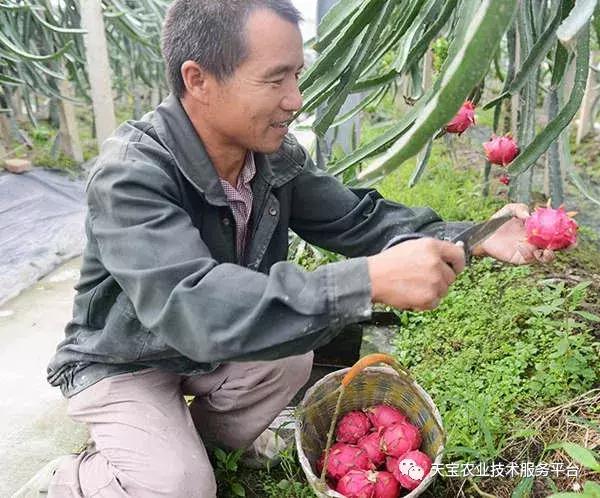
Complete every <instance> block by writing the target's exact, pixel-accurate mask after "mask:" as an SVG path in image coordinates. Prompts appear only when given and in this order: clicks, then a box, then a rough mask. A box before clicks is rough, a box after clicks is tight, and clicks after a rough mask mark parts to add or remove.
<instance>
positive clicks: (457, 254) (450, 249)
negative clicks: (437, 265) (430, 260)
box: [440, 241, 465, 275]
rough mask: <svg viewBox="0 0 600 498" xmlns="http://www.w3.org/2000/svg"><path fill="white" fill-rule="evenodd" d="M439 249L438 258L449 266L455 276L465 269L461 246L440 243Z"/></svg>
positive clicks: (444, 242) (463, 252)
mask: <svg viewBox="0 0 600 498" xmlns="http://www.w3.org/2000/svg"><path fill="white" fill-rule="evenodd" d="M440 249H441V252H440V257H441V258H442V260H444V262H446V263H447V264H449V265H450V267H451V268H452V269H453V270H454V273H455V274H456V275H458V274H459V273H460V272H462V271H463V270H464V269H465V250H464V248H463V246H462V244H453V243H452V242H446V241H442V242H441V246H440Z"/></svg>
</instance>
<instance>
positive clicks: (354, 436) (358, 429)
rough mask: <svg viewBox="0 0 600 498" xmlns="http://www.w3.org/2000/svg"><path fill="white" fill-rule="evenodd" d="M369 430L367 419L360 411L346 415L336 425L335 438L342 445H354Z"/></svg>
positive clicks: (369, 424)
mask: <svg viewBox="0 0 600 498" xmlns="http://www.w3.org/2000/svg"><path fill="white" fill-rule="evenodd" d="M370 430H371V422H369V418H368V417H367V416H366V415H365V414H364V413H363V412H361V411H358V410H355V411H351V412H348V413H346V415H344V416H343V417H342V418H341V420H340V421H339V423H338V425H337V429H336V432H335V438H336V440H337V441H340V442H342V443H349V444H356V443H357V442H358V440H359V439H360V438H361V437H363V436H364V435H365V434H367V433H368V432H369V431H370Z"/></svg>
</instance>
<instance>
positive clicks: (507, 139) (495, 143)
mask: <svg viewBox="0 0 600 498" xmlns="http://www.w3.org/2000/svg"><path fill="white" fill-rule="evenodd" d="M483 148H484V150H485V156H486V157H487V160H488V161H489V162H491V163H492V164H499V165H500V166H506V165H507V164H509V163H510V162H511V161H512V160H513V159H514V158H515V157H517V156H518V155H519V146H518V145H517V142H515V140H514V139H513V138H512V136H511V135H510V133H509V134H506V135H504V136H503V137H497V136H496V135H492V138H490V139H489V141H487V142H485V143H484V144H483Z"/></svg>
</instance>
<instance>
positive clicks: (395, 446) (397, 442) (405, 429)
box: [381, 422, 421, 457]
mask: <svg viewBox="0 0 600 498" xmlns="http://www.w3.org/2000/svg"><path fill="white" fill-rule="evenodd" d="M419 446H421V434H420V433H419V429H417V428H416V427H415V426H414V425H412V424H409V423H408V422H401V423H399V424H393V425H390V426H389V427H386V428H385V429H384V430H383V432H382V434H381V449H382V451H383V452H384V453H385V454H386V455H389V456H393V457H399V456H401V455H404V453H406V452H408V451H410V450H416V449H417V448H418V447H419Z"/></svg>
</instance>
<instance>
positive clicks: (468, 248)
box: [382, 214, 513, 265]
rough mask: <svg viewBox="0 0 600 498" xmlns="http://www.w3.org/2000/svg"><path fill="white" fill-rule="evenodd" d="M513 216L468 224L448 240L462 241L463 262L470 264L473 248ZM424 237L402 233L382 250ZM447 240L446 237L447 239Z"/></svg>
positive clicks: (418, 234)
mask: <svg viewBox="0 0 600 498" xmlns="http://www.w3.org/2000/svg"><path fill="white" fill-rule="evenodd" d="M512 218H513V215H512V214H507V215H504V216H499V217H498V218H491V219H489V220H487V221H484V222H483V223H477V224H475V225H473V226H470V227H469V228H467V229H466V230H464V231H462V232H460V233H459V234H458V235H455V236H454V237H452V238H451V239H449V241H450V242H453V243H455V244H456V243H458V242H462V245H463V248H464V251H465V262H466V264H467V265H469V264H471V256H472V255H473V249H474V248H475V247H476V246H478V245H479V244H481V243H483V242H485V241H486V240H487V239H488V238H489V237H490V236H491V235H493V234H494V232H495V231H496V230H498V228H500V227H501V226H502V225H504V224H505V223H506V222H507V221H509V220H511V219H512ZM424 237H426V235H425V234H422V233H407V234H402V235H397V236H396V237H393V238H392V239H391V240H390V241H389V242H388V243H387V244H386V245H385V246H384V248H383V249H382V250H385V249H389V248H390V247H392V246H395V245H396V244H399V243H400V242H405V241H407V240H411V239H421V238H424ZM447 240H448V239H447Z"/></svg>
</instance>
